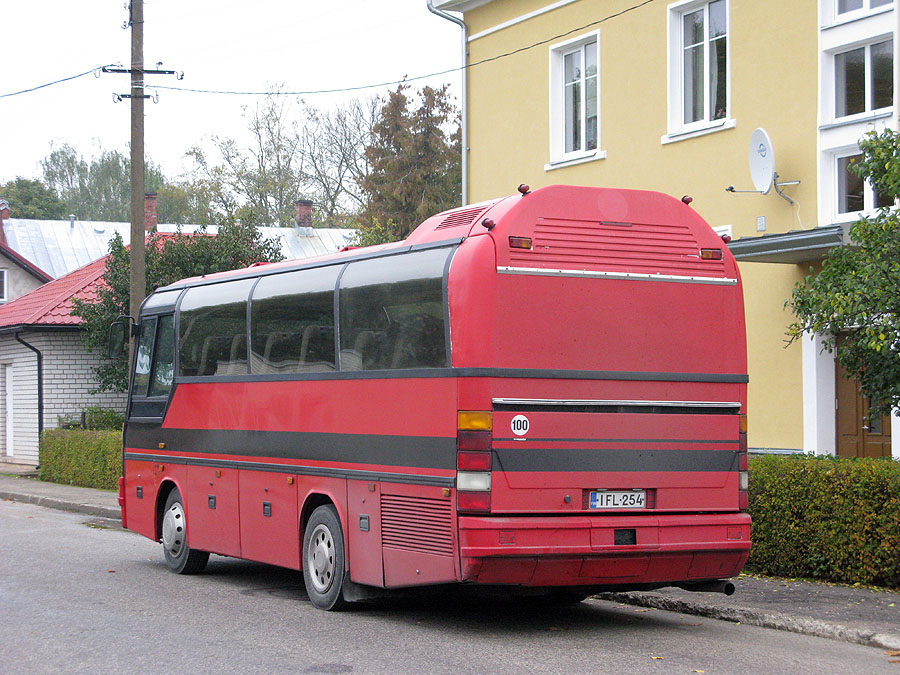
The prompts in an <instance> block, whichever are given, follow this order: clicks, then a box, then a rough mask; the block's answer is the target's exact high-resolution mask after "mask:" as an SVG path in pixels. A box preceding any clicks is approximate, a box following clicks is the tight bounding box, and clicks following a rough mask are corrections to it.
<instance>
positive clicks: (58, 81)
mask: <svg viewBox="0 0 900 675" xmlns="http://www.w3.org/2000/svg"><path fill="white" fill-rule="evenodd" d="M115 65H118V64H115V63H107V64H105V65H102V66H97V67H96V68H91V69H90V70H86V71H84V72H83V73H78V74H77V75H71V76H69V77H64V78H62V79H59V80H54V81H53V82H48V83H47V84H39V85H38V86H36V87H31V88H30V89H23V90H22V91H13V92H10V93H9V94H0V98H8V97H10V96H18V95H19V94H27V93H29V92H32V91H37V90H38V89H44V88H46V87H52V86H53V85H54V84H61V83H63V82H69V81H70V80H77V79H78V78H79V77H84V76H85V75H90V74H91V73H94V74H96V75H98V76H99V73H100V71H101V69H103V68H107V67H109V66H115Z"/></svg>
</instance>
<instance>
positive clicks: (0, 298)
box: [0, 269, 9, 302]
mask: <svg viewBox="0 0 900 675" xmlns="http://www.w3.org/2000/svg"><path fill="white" fill-rule="evenodd" d="M8 277H9V272H8V271H7V270H6V269H0V302H6V301H7V299H8V298H9V295H7V293H6V285H7V279H8Z"/></svg>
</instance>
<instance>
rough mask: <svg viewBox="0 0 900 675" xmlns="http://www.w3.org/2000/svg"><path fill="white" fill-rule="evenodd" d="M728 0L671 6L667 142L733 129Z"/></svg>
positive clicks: (695, 0)
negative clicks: (730, 99) (730, 97)
mask: <svg viewBox="0 0 900 675" xmlns="http://www.w3.org/2000/svg"><path fill="white" fill-rule="evenodd" d="M728 54H729V45H728V0H713V2H701V1H698V0H682V1H681V2H676V3H674V4H671V5H669V129H668V134H667V135H666V136H663V137H662V142H663V143H669V142H672V141H678V140H682V139H684V138H691V137H692V136H695V135H699V134H704V133H708V132H711V131H717V130H720V129H731V128H733V127H734V126H735V121H734V120H733V119H730V118H729V72H730V71H729V59H728Z"/></svg>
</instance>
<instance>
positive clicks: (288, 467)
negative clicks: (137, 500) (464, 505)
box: [125, 452, 456, 488]
mask: <svg viewBox="0 0 900 675" xmlns="http://www.w3.org/2000/svg"><path fill="white" fill-rule="evenodd" d="M125 459H126V460H130V461H137V462H162V463H167V464H183V465H187V466H204V467H212V468H217V469H245V470H251V471H266V472H270V473H290V474H294V475H297V476H317V477H324V478H349V479H352V480H368V481H378V482H384V483H404V484H407V485H435V486H438V487H451V488H452V487H455V486H456V478H455V477H454V476H423V475H421V474H408V473H392V472H387V471H360V470H356V469H339V468H335V467H321V466H298V465H296V464H271V463H269V462H252V461H245V460H227V459H206V458H204V457H183V456H178V455H150V454H144V453H142V452H126V453H125Z"/></svg>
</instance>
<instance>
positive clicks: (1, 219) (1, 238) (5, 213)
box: [0, 197, 9, 246]
mask: <svg viewBox="0 0 900 675" xmlns="http://www.w3.org/2000/svg"><path fill="white" fill-rule="evenodd" d="M7 220H9V202H8V201H6V200H5V199H3V198H2V197H0V244H3V245H4V246H6V232H5V231H4V230H3V224H4V223H5V222H6V221H7Z"/></svg>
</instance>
